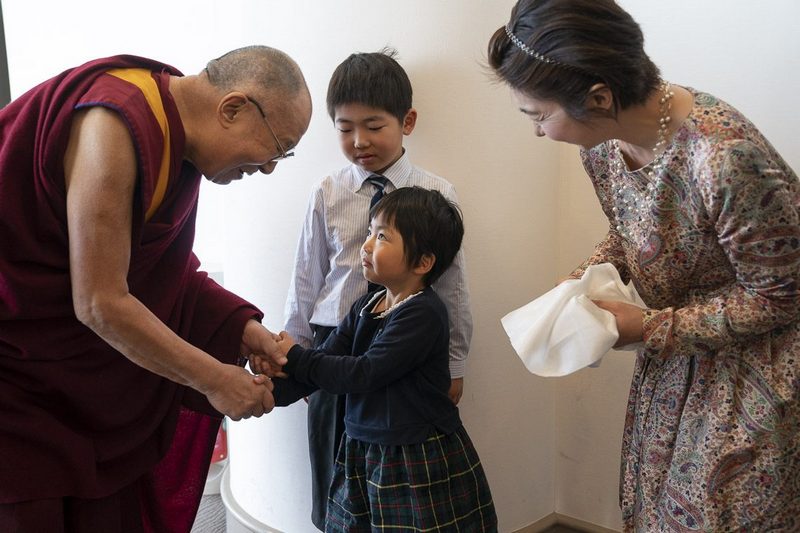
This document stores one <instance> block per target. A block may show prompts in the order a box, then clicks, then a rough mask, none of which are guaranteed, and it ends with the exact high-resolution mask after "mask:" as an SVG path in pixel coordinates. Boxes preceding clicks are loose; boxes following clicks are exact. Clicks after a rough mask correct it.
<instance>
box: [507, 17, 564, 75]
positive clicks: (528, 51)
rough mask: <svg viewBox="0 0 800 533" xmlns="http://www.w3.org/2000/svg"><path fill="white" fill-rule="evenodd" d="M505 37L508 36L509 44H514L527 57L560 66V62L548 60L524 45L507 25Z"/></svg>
mask: <svg viewBox="0 0 800 533" xmlns="http://www.w3.org/2000/svg"><path fill="white" fill-rule="evenodd" d="M506 35H508V38H509V39H511V42H512V43H514V44H515V45H516V46H517V48H519V49H520V50H522V51H523V52H525V53H526V54H528V55H529V56H531V57H533V58H536V59H538V60H539V61H541V62H542V63H552V64H554V65H560V64H561V63H560V62H558V61H556V60H555V59H550V58H549V57H547V56H545V55H543V54H540V53H539V52H537V51H536V50H534V49H533V48H531V47H529V46H528V45H527V44H525V43H523V42H522V41H520V40H519V38H518V37H517V36H516V35H514V33H513V32H512V31H511V27H510V26H509V25H508V24H506Z"/></svg>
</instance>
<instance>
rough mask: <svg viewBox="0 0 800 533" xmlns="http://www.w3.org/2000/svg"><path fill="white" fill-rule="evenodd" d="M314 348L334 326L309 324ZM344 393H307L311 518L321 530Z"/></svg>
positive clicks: (341, 428) (341, 425)
mask: <svg viewBox="0 0 800 533" xmlns="http://www.w3.org/2000/svg"><path fill="white" fill-rule="evenodd" d="M311 329H312V330H313V331H314V348H318V347H319V346H321V345H322V343H324V342H325V339H327V338H328V336H329V335H330V334H331V332H333V330H335V329H336V328H334V327H328V326H317V325H314V324H312V325H311ZM344 408H345V395H337V394H330V393H328V392H325V391H322V390H318V391H317V392H315V393H313V394H311V395H310V396H309V397H308V454H309V457H310V459H311V521H312V522H313V523H314V525H315V526H316V527H317V529H319V530H320V531H325V514H326V511H327V508H328V493H329V491H330V488H331V480H332V479H333V468H334V465H335V464H336V454H337V452H338V451H339V442H340V441H341V439H342V434H343V433H344Z"/></svg>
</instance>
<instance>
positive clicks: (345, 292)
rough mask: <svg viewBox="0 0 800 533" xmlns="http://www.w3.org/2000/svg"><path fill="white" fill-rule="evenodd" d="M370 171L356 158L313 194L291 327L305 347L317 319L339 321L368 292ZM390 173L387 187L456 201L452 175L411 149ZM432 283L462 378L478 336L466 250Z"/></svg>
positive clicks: (453, 366)
mask: <svg viewBox="0 0 800 533" xmlns="http://www.w3.org/2000/svg"><path fill="white" fill-rule="evenodd" d="M370 175H371V173H370V172H367V171H366V170H364V169H363V168H361V167H359V166H357V165H354V164H351V165H349V166H347V167H345V168H343V169H341V170H339V171H337V172H334V173H333V174H331V175H330V176H326V177H325V178H323V179H322V181H320V182H319V183H318V184H317V185H315V187H314V190H313V192H312V194H311V198H310V200H309V203H308V211H307V212H306V218H305V222H304V223H303V231H302V233H301V234H300V240H299V242H298V243H297V253H296V255H295V262H294V272H293V274H292V280H291V283H290V285H289V294H288V296H287V299H286V310H285V318H286V325H285V328H284V329H286V331H287V332H289V334H290V335H291V336H292V337H293V338H294V339H295V340H296V341H297V342H299V343H300V344H302V345H303V346H306V347H310V346H311V341H312V338H313V333H312V331H311V324H316V325H319V326H337V325H339V322H341V321H342V319H343V318H344V316H345V315H346V314H347V312H348V311H349V310H350V307H351V306H352V305H353V302H355V301H356V299H357V298H358V297H359V296H361V295H362V294H365V293H366V291H367V280H366V279H364V276H363V275H362V272H361V255H360V251H361V245H362V244H363V243H364V239H365V238H366V235H367V229H368V225H369V202H370V199H371V198H372V195H373V194H374V193H375V187H374V186H373V185H372V184H370V183H369V182H367V181H366V179H367V178H368V177H369V176H370ZM383 176H384V177H386V178H387V179H388V180H389V181H388V183H387V184H386V188H385V192H386V193H389V192H391V191H393V190H395V189H398V188H400V187H413V186H415V185H416V186H419V187H424V188H426V189H434V190H437V191H439V192H441V193H442V195H443V196H444V197H445V198H447V199H448V200H450V201H452V202H457V197H456V191H455V188H454V187H453V185H452V184H451V183H450V182H448V181H447V180H445V179H444V178H440V177H439V176H436V175H433V174H431V173H429V172H426V171H425V170H423V169H421V168H418V167H415V166H413V165H412V164H411V162H410V161H409V159H408V155H407V154H406V153H403V155H402V156H401V157H400V159H398V160H397V162H395V164H393V165H392V166H391V167H389V168H388V169H386V171H384V173H383ZM433 288H434V290H436V293H437V294H438V295H439V297H440V298H441V299H442V301H443V302H444V303H445V305H446V306H447V311H448V313H449V315H450V375H451V377H453V378H460V377H463V376H464V366H465V362H466V359H467V353H468V352H469V343H470V341H471V339H472V312H471V311H470V307H469V292H468V289H467V280H466V267H465V264H464V252H463V249H462V250H459V252H458V255H456V258H455V260H454V261H453V264H452V265H451V266H450V268H448V269H447V271H446V272H445V273H444V274H442V276H441V277H440V278H439V279H438V280H437V281H436V283H434V284H433Z"/></svg>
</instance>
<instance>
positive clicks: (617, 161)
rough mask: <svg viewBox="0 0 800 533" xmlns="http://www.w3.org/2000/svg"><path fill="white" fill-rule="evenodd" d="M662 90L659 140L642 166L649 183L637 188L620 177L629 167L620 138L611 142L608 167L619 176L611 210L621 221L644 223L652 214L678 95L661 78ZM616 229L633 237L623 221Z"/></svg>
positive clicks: (614, 188) (615, 175)
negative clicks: (648, 161) (658, 178)
mask: <svg viewBox="0 0 800 533" xmlns="http://www.w3.org/2000/svg"><path fill="white" fill-rule="evenodd" d="M661 90H662V91H663V93H664V94H663V96H662V97H661V98H660V99H659V101H658V110H659V119H658V140H657V141H656V144H655V146H653V161H651V162H650V163H648V164H647V165H645V166H644V167H643V169H644V168H646V169H647V174H646V175H647V179H646V180H645V181H646V184H644V185H643V186H640V187H637V186H636V185H634V180H631V179H621V177H622V176H623V174H625V173H627V172H629V171H628V170H627V168H626V165H625V159H624V158H623V155H622V149H621V148H620V146H619V141H618V140H617V139H614V140H612V141H611V150H610V151H609V154H608V157H609V159H610V161H611V163H610V164H609V167H610V169H611V170H612V174H613V176H614V177H616V178H617V183H616V184H615V185H614V186H613V187H612V189H611V192H612V193H613V194H614V196H615V197H616V198H617V201H616V205H614V207H613V208H612V211H613V212H614V215H615V216H616V217H617V220H618V221H621V220H634V221H636V222H637V223H639V224H641V223H642V222H644V221H645V220H647V219H648V218H649V217H650V216H651V214H652V210H653V205H654V204H655V199H656V193H657V190H656V184H655V178H656V174H657V173H658V172H659V171H660V170H661V169H662V168H663V167H664V166H665V165H666V158H665V156H666V153H667V140H668V137H669V124H670V122H671V120H672V117H670V111H671V110H672V99H673V97H674V96H675V93H674V92H672V90H671V89H670V84H669V82H668V81H664V80H662V81H661ZM617 231H618V232H619V233H620V234H622V235H623V236H624V237H627V238H628V239H630V238H631V237H632V235H631V233H630V231H629V230H627V229H626V228H625V227H624V226H623V225H622V224H621V223H620V224H617Z"/></svg>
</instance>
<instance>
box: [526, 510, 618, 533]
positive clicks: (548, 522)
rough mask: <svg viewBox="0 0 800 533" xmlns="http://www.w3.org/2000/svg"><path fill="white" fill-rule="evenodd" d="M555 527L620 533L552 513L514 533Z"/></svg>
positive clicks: (539, 532)
mask: <svg viewBox="0 0 800 533" xmlns="http://www.w3.org/2000/svg"><path fill="white" fill-rule="evenodd" d="M555 525H561V526H567V527H571V528H574V529H578V530H580V531H585V532H586V533H619V531H618V530H616V529H608V528H606V527H602V526H598V525H596V524H592V523H591V522H586V521H584V520H578V519H577V518H572V517H571V516H567V515H563V514H558V513H550V514H549V515H547V516H545V517H544V518H542V519H541V520H537V521H536V522H534V523H533V524H530V525H528V526H525V527H523V528H522V529H518V530H516V531H515V532H514V533H541V532H542V531H545V530H547V529H548V528H551V527H553V526H555Z"/></svg>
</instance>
